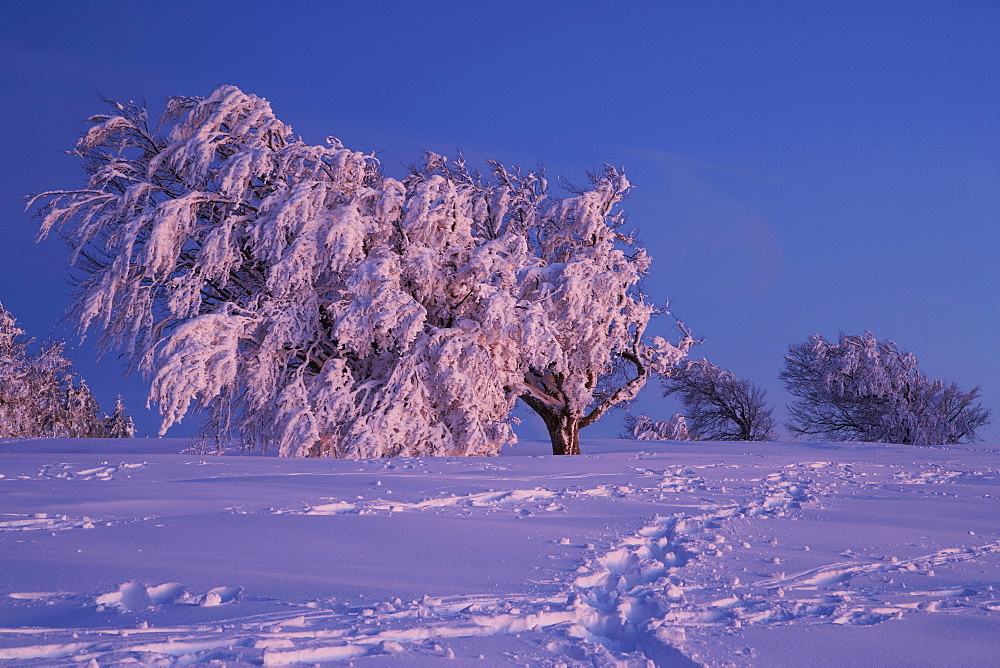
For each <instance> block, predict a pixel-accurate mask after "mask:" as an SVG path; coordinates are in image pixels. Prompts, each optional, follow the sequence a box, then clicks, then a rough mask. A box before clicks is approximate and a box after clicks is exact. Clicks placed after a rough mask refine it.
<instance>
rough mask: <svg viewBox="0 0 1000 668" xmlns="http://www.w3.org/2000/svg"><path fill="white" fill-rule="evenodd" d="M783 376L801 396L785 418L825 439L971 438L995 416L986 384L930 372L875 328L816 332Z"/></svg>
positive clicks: (929, 441) (794, 350)
mask: <svg viewBox="0 0 1000 668" xmlns="http://www.w3.org/2000/svg"><path fill="white" fill-rule="evenodd" d="M780 377H781V378H782V380H784V381H785V386H786V387H787V388H788V391H789V392H790V393H791V394H792V395H793V396H796V397H798V401H796V402H795V403H793V404H792V405H791V406H789V414H790V415H791V418H792V420H791V421H790V422H789V423H787V424H786V426H787V427H788V429H790V430H791V431H792V432H794V433H795V434H797V435H801V436H807V437H815V438H820V439H839V440H852V441H873V442H882V443H903V444H913V445H934V444H942V443H963V442H972V441H975V440H976V439H977V435H976V430H977V429H979V428H980V427H982V426H984V425H986V424H988V423H989V422H990V411H989V410H988V409H986V408H983V406H982V405H981V404H980V403H978V402H977V399H978V398H979V393H980V390H979V388H978V387H976V388H973V389H972V390H971V391H970V392H962V391H961V390H960V389H959V387H958V386H957V385H955V384H954V383H951V384H946V383H944V382H942V381H939V380H929V379H928V378H927V377H926V376H924V374H923V373H921V371H920V369H919V367H918V363H917V358H916V356H914V355H913V354H912V353H908V352H902V351H900V350H899V348H898V347H897V346H896V344H895V343H893V342H892V341H889V340H888V339H885V340H882V341H878V340H876V339H875V337H874V336H873V335H872V333H871V332H865V333H864V334H862V335H860V336H848V335H845V334H841V335H840V341H839V342H838V343H829V342H827V341H826V340H825V339H824V338H823V337H822V336H820V335H819V334H814V335H813V336H811V337H810V338H809V340H808V341H806V342H805V343H800V344H796V345H793V346H791V347H790V348H789V354H788V355H787V356H786V357H785V366H784V369H783V370H782V371H781V374H780Z"/></svg>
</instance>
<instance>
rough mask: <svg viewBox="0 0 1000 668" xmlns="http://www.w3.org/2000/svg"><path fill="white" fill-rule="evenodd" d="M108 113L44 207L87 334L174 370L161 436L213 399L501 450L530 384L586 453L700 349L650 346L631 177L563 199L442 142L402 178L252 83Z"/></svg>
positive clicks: (410, 449)
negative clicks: (316, 140) (302, 123)
mask: <svg viewBox="0 0 1000 668" xmlns="http://www.w3.org/2000/svg"><path fill="white" fill-rule="evenodd" d="M90 121H91V123H92V124H93V127H92V128H91V129H90V130H89V131H88V132H87V133H86V134H85V135H84V136H83V138H82V139H81V140H80V141H79V143H78V145H77V150H76V154H77V155H78V156H80V157H82V158H84V159H85V160H86V166H87V169H88V172H89V174H90V178H89V180H88V183H87V185H86V187H85V188H82V189H78V190H62V191H52V192H48V193H44V194H42V195H40V196H37V197H35V198H33V199H32V202H35V201H39V200H41V201H44V206H43V207H42V208H41V209H40V211H39V214H40V215H41V216H42V217H43V222H42V235H43V236H44V235H45V234H47V233H49V232H50V231H51V230H52V229H54V228H58V229H59V230H60V231H61V232H62V234H63V235H64V237H65V238H66V239H67V240H68V242H69V244H70V246H71V247H72V249H73V254H72V260H71V261H72V262H73V264H74V267H75V268H76V269H77V270H78V274H79V275H78V277H77V278H78V279H79V290H78V293H77V300H76V306H75V311H74V314H75V317H76V321H77V323H78V326H79V328H80V330H81V332H82V331H85V330H86V329H88V328H90V327H96V328H97V329H100V330H101V331H102V344H103V345H104V346H106V347H114V348H118V349H120V350H121V351H122V352H123V353H124V355H125V357H126V358H127V359H128V360H130V363H131V365H132V367H131V368H132V369H133V370H135V369H138V370H141V371H143V372H145V373H147V374H149V375H150V376H151V377H152V386H151V390H150V400H151V401H152V402H153V403H156V404H157V405H158V407H159V410H160V412H161V414H162V416H163V422H162V425H161V433H163V432H165V431H166V429H167V428H169V427H170V426H171V425H172V424H174V423H175V422H179V421H180V420H181V419H183V418H184V417H185V416H186V415H187V414H188V413H189V412H190V411H191V410H192V408H198V409H207V411H208V415H209V420H208V422H207V424H206V430H205V434H206V436H211V437H213V438H214V439H217V440H218V441H222V440H225V439H228V438H229V437H231V436H233V435H236V433H238V434H239V436H240V437H241V438H242V441H243V442H244V443H245V444H247V445H248V446H249V447H256V448H261V449H266V448H267V447H269V446H271V445H276V446H278V447H279V449H280V452H281V453H282V454H285V455H297V456H310V455H311V456H347V457H373V456H393V455H407V456H420V455H490V454H495V453H496V452H497V451H498V450H499V449H500V448H501V447H502V446H504V445H507V444H510V443H513V442H514V441H515V436H514V433H513V430H512V429H511V426H510V423H509V420H510V418H509V413H510V411H511V409H512V406H513V404H514V402H515V401H516V400H517V398H518V397H523V398H524V400H525V401H526V402H527V403H528V404H529V405H530V406H531V407H532V408H533V409H534V410H536V411H537V412H539V414H540V415H541V416H542V417H543V419H544V420H545V421H546V424H547V425H549V431H550V434H552V436H553V448H554V451H556V452H567V453H569V452H578V451H579V443H578V436H577V434H578V431H579V429H580V428H581V427H583V426H586V425H587V424H590V423H591V422H593V421H594V420H596V419H597V418H598V417H600V415H601V414H603V412H604V411H606V410H607V408H609V407H610V406H612V405H615V404H617V403H620V402H621V401H626V400H628V399H631V398H632V397H633V396H634V395H635V393H636V392H637V391H638V389H639V388H640V387H641V386H642V384H643V383H644V382H645V380H646V378H647V377H648V375H649V373H651V372H652V371H655V370H659V371H664V370H667V369H669V368H670V367H671V366H672V365H674V364H676V363H677V362H679V361H680V359H681V358H683V356H684V354H685V351H686V350H687V347H688V346H689V345H691V343H692V341H691V339H690V337H689V336H686V337H685V338H684V340H682V341H681V342H680V343H678V344H677V345H676V346H675V345H672V344H670V343H668V342H666V341H665V340H663V339H660V338H656V339H653V341H652V342H650V343H647V342H646V341H645V340H644V332H645V328H646V325H647V323H648V321H649V318H650V316H652V315H653V314H654V313H655V312H656V309H654V308H653V307H652V306H650V305H649V304H647V303H645V301H644V300H643V296H642V295H641V294H640V293H639V292H638V291H637V288H636V285H637V282H638V280H639V278H640V276H641V275H642V274H643V273H644V272H645V271H646V268H647V266H648V262H649V260H648V257H647V256H646V255H645V253H644V252H643V251H642V249H640V248H638V247H636V245H635V244H634V243H633V241H632V239H631V238H629V237H626V236H624V235H622V234H621V233H620V232H618V230H617V228H618V227H619V226H620V224H621V222H622V220H621V216H620V214H619V213H618V212H617V211H616V208H617V205H618V203H619V202H620V201H621V200H622V198H623V197H624V196H625V193H626V192H627V190H628V188H629V184H628V181H627V180H626V179H625V177H624V175H623V174H621V173H620V172H619V171H617V170H614V169H611V168H608V169H607V170H606V171H605V173H604V174H602V175H599V176H595V177H594V179H593V181H594V183H593V187H592V188H590V189H586V190H584V189H580V190H579V191H577V192H575V193H573V195H574V196H572V197H567V198H564V199H559V198H555V197H552V196H551V195H550V194H549V192H548V187H547V184H546V181H545V179H544V177H543V176H542V175H541V174H537V173H528V174H523V175H522V174H521V173H520V172H519V171H517V170H514V171H509V170H507V169H505V168H503V167H502V166H500V165H499V164H492V165H491V167H492V179H487V178H484V177H482V176H481V175H479V174H478V173H471V172H470V171H469V170H468V169H467V168H466V166H465V164H464V162H463V161H462V160H461V159H459V160H457V161H454V162H448V161H446V160H445V159H443V158H441V157H440V156H436V155H433V154H428V155H427V156H426V158H425V159H424V161H423V162H422V163H421V164H419V165H417V166H415V167H414V168H413V169H412V171H411V173H410V174H409V176H407V177H406V178H404V179H402V180H396V179H393V178H389V177H386V176H384V175H383V174H382V172H381V169H380V165H379V163H378V161H377V160H376V159H375V158H374V157H373V156H371V155H367V154H363V153H360V152H356V151H351V150H348V149H346V148H344V147H343V146H342V145H341V144H340V142H338V141H337V140H335V139H328V140H327V143H326V145H323V146H313V145H309V144H306V143H305V142H303V141H302V140H301V139H300V138H298V137H297V136H295V135H294V134H293V133H292V130H291V128H290V127H289V126H287V125H285V124H284V123H282V122H281V121H280V120H278V119H277V118H276V117H275V116H274V114H273V112H272V111H271V107H270V105H269V104H268V103H267V101H266V100H264V99H262V98H259V97H256V96H253V95H248V94H245V93H243V92H242V91H240V90H239V89H237V88H235V87H233V86H223V87H220V88H218V89H217V90H216V91H214V92H213V93H212V94H211V95H210V96H209V97H208V98H205V99H200V98H188V97H178V98H172V99H170V100H169V101H168V104H167V109H166V112H165V114H164V116H163V118H162V120H161V121H160V123H159V125H158V128H159V129H157V130H151V129H150V127H149V125H148V123H147V118H146V112H145V110H144V109H142V108H139V107H137V106H135V105H132V104H128V105H125V104H118V103H113V109H112V111H111V113H109V114H104V115H99V116H94V117H93V118H91V119H90Z"/></svg>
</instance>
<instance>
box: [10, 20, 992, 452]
mask: <svg viewBox="0 0 1000 668" xmlns="http://www.w3.org/2000/svg"><path fill="white" fill-rule="evenodd" d="M220 84H234V85H237V86H239V87H240V88H242V89H243V90H245V91H247V92H252V93H255V94H257V95H261V96H263V97H266V98H267V99H268V100H270V102H271V103H272V106H273V107H274V109H275V111H276V113H277V114H278V116H279V117H280V118H281V119H282V120H284V121H285V122H288V123H290V124H291V125H292V126H293V127H294V128H295V129H296V131H297V132H299V133H300V134H301V135H302V136H303V137H304V138H305V139H306V140H308V141H313V142H319V141H321V140H322V139H323V137H325V136H327V135H333V136H336V137H338V138H340V139H341V140H342V141H343V142H344V143H345V145H346V146H348V147H350V148H353V149H356V150H366V151H378V152H379V156H380V158H381V159H382V160H383V163H384V165H385V166H386V170H387V171H388V172H389V173H390V174H399V173H401V172H402V165H403V164H404V163H409V162H411V161H413V160H415V159H417V158H418V157H419V155H420V152H421V151H422V150H424V149H431V150H434V151H437V152H440V153H446V154H453V153H454V151H455V149H461V150H462V151H463V152H464V153H465V155H466V157H467V158H468V159H469V160H470V161H471V162H472V163H473V164H476V163H481V162H482V161H483V160H485V159H487V158H496V159H499V160H501V161H503V162H505V163H512V164H521V165H525V166H534V165H535V164H536V163H538V162H539V161H541V162H543V163H544V164H545V165H546V167H547V170H548V173H549V175H550V176H557V175H562V176H564V177H566V178H567V179H569V180H570V181H578V182H579V181H584V180H585V173H586V171H587V170H588V169H592V168H595V167H599V166H600V165H601V164H602V163H604V162H609V163H613V164H616V165H620V166H624V167H625V170H626V173H627V174H628V175H629V179H630V180H631V181H632V182H633V183H634V184H635V186H636V187H635V191H634V193H633V195H632V197H631V198H630V200H629V201H628V203H627V210H628V212H629V221H630V225H631V226H632V227H634V228H636V229H637V230H638V232H639V236H640V237H641V238H642V239H643V240H644V242H645V244H646V245H647V247H648V249H649V251H650V253H651V254H652V256H653V258H654V263H653V267H652V272H651V274H650V276H649V277H648V280H647V281H646V291H647V292H648V293H649V295H650V297H651V298H652V299H653V300H655V301H662V300H664V299H667V298H669V299H670V300H671V304H672V309H673V311H674V312H675V313H676V314H677V315H678V316H679V317H681V318H682V319H683V320H684V321H685V322H686V323H687V324H688V325H689V326H690V327H692V328H693V329H694V331H695V333H696V334H698V335H701V336H704V337H706V342H705V343H704V344H703V345H702V346H701V347H700V348H699V349H698V350H697V351H696V352H697V354H698V355H704V356H706V357H708V358H709V359H712V360H713V361H715V362H716V363H718V364H720V365H722V366H725V367H727V368H729V369H731V370H732V371H734V372H735V373H736V374H737V375H741V376H746V377H748V378H750V379H752V380H754V381H755V382H757V383H758V384H760V385H762V386H764V387H766V388H767V389H768V392H769V397H770V399H771V400H772V401H773V402H774V403H776V404H777V405H778V406H779V411H778V413H779V416H780V414H781V413H782V412H783V411H782V409H781V408H780V407H782V406H783V405H784V404H785V403H786V402H787V401H788V400H789V397H788V396H787V395H786V394H785V392H784V390H783V388H782V387H781V384H780V383H779V381H778V380H777V374H778V371H779V369H780V367H781V363H782V356H783V354H784V353H785V352H786V350H787V348H788V345H789V344H791V343H797V342H801V341H803V340H805V339H806V337H808V336H809V335H810V334H813V333H820V334H823V335H824V336H826V337H827V338H828V339H832V338H835V337H836V336H837V334H838V332H840V331H844V332H847V333H860V332H861V331H863V330H865V329H869V330H871V331H872V332H874V333H875V335H876V336H878V337H879V338H890V339H893V340H894V341H896V342H897V343H898V344H900V346H901V347H903V348H906V349H908V350H911V351H912V352H914V353H916V355H917V356H918V357H919V359H920V361H921V364H922V367H923V369H924V371H925V372H926V373H927V374H928V375H929V376H931V377H934V378H941V379H944V380H949V381H955V382H957V383H959V384H960V385H961V386H963V387H964V388H966V389H968V388H970V387H972V386H974V385H981V386H982V387H983V396H984V400H985V403H986V404H987V405H989V406H992V407H1000V356H998V354H997V345H998V340H1000V296H998V295H1000V265H998V251H1000V3H997V2H976V1H971V0H970V1H964V2H962V1H956V2H920V1H908V2H849V1H845V2H766V1H759V2H586V1H579V2H554V1H553V2H530V3H529V2H496V3H472V2H454V3H451V2H408V3H407V2H356V3H343V2H341V3H338V2H316V3H308V2H288V3H281V4H280V5H279V4H278V3H266V2H255V1H249V2H225V1H223V2H213V3H194V2H171V3H167V2H142V3H141V2H100V3H85V4H84V3H77V2H45V1H44V0H42V1H36V2H14V1H12V0H0V100H2V103H3V104H2V108H3V110H4V122H3V123H2V124H0V147H2V148H3V151H2V153H0V302H2V303H3V304H4V306H5V307H6V308H8V309H9V310H11V311H12V312H13V313H14V315H15V316H16V317H17V318H18V319H19V320H20V321H21V323H22V325H23V326H25V328H27V329H28V330H29V332H30V333H31V334H33V335H34V336H36V337H38V338H46V337H49V336H54V337H57V338H70V334H69V333H68V332H67V331H66V330H65V329H64V328H62V327H61V326H59V325H58V320H59V317H60V315H61V314H62V312H63V311H64V310H65V309H66V308H67V307H68V306H69V304H70V298H69V296H68V293H69V286H68V285H67V283H66V282H65V279H64V276H65V262H66V259H67V255H68V253H67V251H66V248H65V247H64V246H63V244H62V243H61V242H60V241H59V240H58V239H50V240H48V241H46V242H43V243H42V244H35V243H34V235H35V231H36V229H37V226H36V221H34V220H32V219H31V218H30V217H29V216H28V215H26V214H24V213H23V212H22V205H21V202H20V199H19V198H20V197H21V196H23V195H24V194H27V193H30V192H37V191H42V190H46V189H53V188H62V187H72V186H74V185H77V184H79V183H81V182H82V179H83V173H82V171H81V170H80V169H79V166H78V165H77V164H76V162H75V161H74V159H73V158H71V157H69V156H66V155H63V154H61V151H64V150H67V149H69V148H71V147H72V145H73V143H74V141H75V139H76V137H77V136H78V134H79V133H80V132H81V131H82V130H83V129H84V127H85V126H84V123H83V119H85V118H86V117H87V116H89V115H91V114H93V113H97V112H100V111H101V110H102V108H101V107H102V105H101V103H100V101H99V100H98V98H97V94H100V95H104V96H107V97H111V98H114V99H134V100H139V99H145V100H146V101H147V102H148V103H149V106H150V108H151V110H159V109H160V108H161V105H162V100H163V99H164V98H165V97H167V96H169V95H206V94H208V93H209V92H210V91H211V90H212V89H213V88H214V87H215V86H217V85H220ZM661 324H662V329H663V330H667V329H669V325H670V323H669V322H666V321H664V322H662V323H661ZM71 354H72V357H73V358H74V360H75V362H76V363H77V366H78V369H79V370H80V371H81V372H82V373H83V374H84V375H85V377H86V378H87V379H88V382H89V384H90V385H91V386H92V387H93V388H94V389H95V391H96V392H97V394H98V398H99V399H100V400H101V402H102V405H105V406H108V407H109V408H110V405H111V403H112V402H113V400H114V395H115V394H116V393H117V392H118V391H120V390H121V391H123V393H124V394H125V399H126V403H127V405H128V406H129V407H130V409H131V410H132V412H133V413H135V414H136V416H137V421H138V422H139V425H140V429H141V431H143V432H148V433H154V432H155V424H156V419H155V416H154V415H153V414H152V413H146V412H145V410H144V409H143V408H142V406H143V404H144V403H145V400H144V396H145V385H144V384H143V383H142V381H141V380H140V379H137V378H133V379H130V380H128V381H122V380H121V378H120V370H121V364H120V363H119V361H118V360H116V359H114V358H113V357H106V358H105V359H104V360H102V361H101V362H100V363H98V362H96V360H95V353H94V351H93V349H92V348H91V347H90V346H89V345H88V344H84V345H82V346H79V345H78V346H76V347H75V349H74V350H73V351H72V353H71ZM674 409H675V406H673V405H671V404H669V403H667V401H666V400H663V399H661V398H659V397H658V392H656V391H649V392H647V393H646V395H645V396H644V397H643V399H642V400H641V401H640V402H639V406H638V410H642V411H645V412H647V413H650V414H651V415H655V416H657V417H660V416H663V417H666V416H667V414H669V413H672V412H673V411H674ZM620 424H621V415H618V414H612V415H610V416H609V417H608V418H605V419H604V420H602V422H601V423H599V424H597V425H595V426H593V427H591V428H589V429H588V430H587V431H585V432H584V435H585V436H587V435H590V436H613V435H615V434H616V433H617V432H618V431H619V430H620ZM187 430H188V431H185V427H184V426H182V427H181V428H180V429H178V430H177V431H176V432H171V435H180V436H183V435H187V434H188V433H190V430H191V427H187ZM522 433H523V434H525V435H534V434H536V433H538V428H537V424H534V423H532V422H530V421H529V422H528V423H526V424H525V425H524V426H523V427H522ZM983 435H984V436H986V437H987V438H988V439H989V440H992V441H994V442H996V441H1000V424H995V425H993V426H992V427H990V428H988V429H986V430H984V432H983Z"/></svg>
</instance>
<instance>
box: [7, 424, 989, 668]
mask: <svg viewBox="0 0 1000 668" xmlns="http://www.w3.org/2000/svg"><path fill="white" fill-rule="evenodd" d="M91 443H92V444H93V446H95V448H96V447H97V446H100V445H101V443H100V441H92V442H91ZM80 445H81V444H80V443H78V442H74V441H9V442H5V443H0V473H2V475H3V477H2V478H0V494H2V498H4V500H5V501H4V507H3V508H2V511H0V512H2V513H3V516H2V517H0V554H2V555H3V556H2V559H3V569H4V572H5V577H4V578H3V580H2V581H0V597H2V598H0V660H3V661H6V662H9V663H11V664H17V665H31V664H38V665H51V664H53V663H55V664H58V665H78V664H87V663H91V662H96V663H97V664H98V665H102V666H103V665H107V664H120V663H126V662H136V661H138V662H141V663H145V664H159V665H188V664H199V663H208V662H211V661H214V660H217V661H225V662H227V663H229V664H236V665H253V664H257V665H259V664H261V663H263V664H265V665H288V664H295V663H303V662H308V663H329V664H338V663H344V664H346V663H348V662H353V663H354V664H355V665H390V664H391V665H408V664H409V665H427V664H428V663H436V662H438V661H443V660H445V659H448V660H449V661H451V662H452V663H453V664H454V665H460V664H464V663H468V664H469V665H507V664H509V665H524V664H526V663H527V664H531V665H543V666H544V665H547V666H557V665H567V666H570V665H595V664H596V665H626V666H628V665H636V666H640V665H642V666H644V665H647V664H648V662H653V663H654V664H655V665H698V664H705V665H748V666H750V665H769V666H774V665H777V666H780V665H796V664H801V663H802V662H813V663H818V662H826V663H830V662H833V663H836V664H842V665H847V664H849V665H886V664H899V663H906V664H908V665H933V664H934V663H935V662H936V663H937V665H940V664H941V663H942V662H945V663H961V664H963V665H990V664H991V663H995V658H996V657H997V656H998V655H1000V654H998V651H1000V522H998V521H997V519H996V518H997V516H998V513H997V511H998V509H1000V499H998V495H1000V451H998V450H997V449H996V448H992V447H981V448H977V447H971V446H957V447H941V448H915V447H912V446H907V447H904V446H883V445H869V444H829V445H817V444H770V443H763V444H746V443H730V444H721V443H718V444H715V443H651V442H641V443H640V442H634V441H594V442H588V443H585V452H587V453H589V454H585V455H583V456H580V457H573V458H555V457H551V456H536V455H535V453H537V452H543V451H544V450H543V449H542V448H543V445H544V444H541V445H540V444H532V443H528V444H525V445H523V446H518V447H516V448H513V449H511V450H509V451H508V452H506V453H505V454H504V455H503V456H501V457H499V458H454V459H451V458H449V459H429V458H428V459H405V458H398V459H386V460H354V461H348V460H293V459H277V458H270V457H256V456H253V457H236V456H223V457H206V456H194V455H186V454H168V453H169V452H170V451H171V450H173V451H175V452H176V451H179V450H180V449H181V448H182V447H183V442H179V441H171V440H170V439H154V440H149V439H135V440H131V441H128V442H127V443H114V444H113V445H114V447H115V448H116V450H115V451H114V452H113V453H101V452H99V451H98V450H97V449H95V450H94V452H93V454H90V453H86V452H80V450H81V449H82V448H80ZM129 449H131V450H132V451H133V454H131V455H130V454H128V453H127V451H128V450H129ZM88 525H89V526H88ZM878 639H882V640H881V641H879V642H876V640H878Z"/></svg>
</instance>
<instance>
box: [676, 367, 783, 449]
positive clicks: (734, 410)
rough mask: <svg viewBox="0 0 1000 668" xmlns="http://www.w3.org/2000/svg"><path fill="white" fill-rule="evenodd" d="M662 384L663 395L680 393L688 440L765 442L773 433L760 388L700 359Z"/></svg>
mask: <svg viewBox="0 0 1000 668" xmlns="http://www.w3.org/2000/svg"><path fill="white" fill-rule="evenodd" d="M663 383H664V389H665V394H666V396H670V395H673V394H677V395H679V396H680V398H681V401H682V402H683V404H684V415H685V417H686V418H687V428H688V431H689V433H690V435H691V438H692V439H696V440H702V441H767V440H769V439H771V438H772V436H773V431H774V426H775V424H774V418H772V417H771V411H772V409H771V408H770V407H768V405H767V399H766V393H765V392H764V390H763V389H761V388H759V387H757V386H756V385H754V384H753V383H751V382H750V381H749V380H746V379H745V378H737V377H736V376H734V375H733V373H732V372H730V371H727V370H725V369H722V368H719V367H718V366H716V365H714V364H712V363H711V362H709V361H708V360H706V359H704V358H702V359H701V360H698V361H696V362H690V363H688V364H687V365H686V366H685V367H682V368H681V369H678V370H677V371H676V372H674V373H673V374H671V375H670V376H668V377H666V378H665V379H664V381H663Z"/></svg>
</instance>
